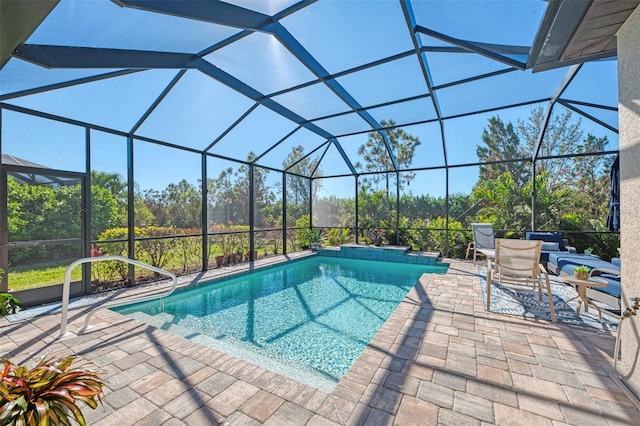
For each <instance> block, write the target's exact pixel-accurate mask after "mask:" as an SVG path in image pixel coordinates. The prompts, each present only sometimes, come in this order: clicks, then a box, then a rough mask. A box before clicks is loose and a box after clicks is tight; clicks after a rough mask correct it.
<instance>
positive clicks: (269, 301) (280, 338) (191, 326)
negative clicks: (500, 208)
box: [115, 256, 447, 391]
mask: <svg viewBox="0 0 640 426" xmlns="http://www.w3.org/2000/svg"><path fill="white" fill-rule="evenodd" d="M446 268H447V266H446V265H434V266H424V265H411V264H399V263H391V262H373V261H364V260H354V259H336V258H323V257H320V256H313V257H311V258H309V259H305V260H300V261H296V262H291V263H287V264H286V265H283V266H278V267H275V268H269V269H266V270H264V271H257V272H252V273H250V274H245V275H242V276H240V277H236V278H231V279H227V280H224V281H222V282H221V281H215V282H212V283H209V284H204V285H199V286H197V287H191V288H188V289H182V290H181V291H178V292H176V293H175V294H173V295H172V296H170V297H168V298H165V299H164V300H156V301H152V302H145V303H139V304H134V305H128V306H124V307H120V308H116V309H115V310H116V311H118V312H120V313H122V314H125V315H130V316H132V317H135V318H137V319H138V320H141V321H143V322H145V323H148V324H150V325H153V326H155V327H158V328H162V329H164V330H167V331H169V332H173V333H177V334H180V335H183V336H185V337H187V338H189V339H193V340H196V341H199V342H200V343H203V344H205V345H208V346H211V347H214V348H216V349H221V350H223V351H225V352H227V353H230V354H231V355H234V356H237V357H239V358H242V359H245V360H247V361H250V362H253V363H256V364H258V365H261V366H263V367H265V368H267V369H270V370H274V371H276V372H279V373H281V374H285V375H287V376H289V377H293V378H295V379H296V380H299V381H302V382H305V383H308V384H311V385H313V386H315V387H317V388H320V389H323V390H327V391H330V390H331V389H332V388H333V386H335V384H336V383H337V382H338V381H339V380H340V379H341V378H342V376H343V375H344V374H345V373H346V372H347V370H349V368H350V367H351V365H352V364H353V363H354V361H355V360H356V358H357V357H358V356H359V355H360V353H362V351H363V350H364V348H365V347H366V346H367V344H368V343H369V342H370V341H371V339H372V338H373V337H374V335H375V334H376V332H377V331H378V329H379V328H380V327H381V326H382V324H384V322H385V321H386V320H387V318H389V316H390V315H391V313H392V312H393V311H394V310H395V308H396V307H397V306H398V304H399V303H400V301H402V299H403V298H404V297H405V296H406V294H407V293H408V291H409V290H410V289H411V288H412V287H413V286H414V285H415V283H416V282H417V280H418V278H419V277H420V275H422V274H423V273H425V272H431V273H444V272H446Z"/></svg>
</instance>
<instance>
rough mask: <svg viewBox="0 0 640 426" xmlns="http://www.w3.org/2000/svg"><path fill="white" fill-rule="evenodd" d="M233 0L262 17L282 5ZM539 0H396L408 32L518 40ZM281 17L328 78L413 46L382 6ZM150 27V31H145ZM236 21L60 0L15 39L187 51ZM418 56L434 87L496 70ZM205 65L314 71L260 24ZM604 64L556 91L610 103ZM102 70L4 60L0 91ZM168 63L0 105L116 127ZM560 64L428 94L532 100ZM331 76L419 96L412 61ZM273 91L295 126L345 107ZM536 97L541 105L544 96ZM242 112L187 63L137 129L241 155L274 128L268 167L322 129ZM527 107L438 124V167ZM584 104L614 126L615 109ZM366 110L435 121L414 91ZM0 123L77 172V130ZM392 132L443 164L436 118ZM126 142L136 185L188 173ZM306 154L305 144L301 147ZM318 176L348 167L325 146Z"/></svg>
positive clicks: (165, 76)
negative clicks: (416, 141) (408, 8)
mask: <svg viewBox="0 0 640 426" xmlns="http://www.w3.org/2000/svg"><path fill="white" fill-rule="evenodd" d="M239 4H242V5H243V6H244V7H254V8H256V10H259V11H261V12H263V13H269V14H273V13H275V12H276V11H278V10H280V9H282V8H284V7H286V6H288V5H290V4H292V2H284V1H276V2H241V3H239ZM546 4H547V3H546V2H545V1H538V0H536V1H524V0H523V1H489V2H477V1H433V0H432V1H415V0H414V1H413V2H411V5H412V8H413V12H414V14H415V17H416V21H417V22H418V23H419V24H420V25H422V26H424V27H427V28H430V29H432V30H434V31H438V32H442V33H445V34H446V35H448V36H450V37H455V38H460V39H464V40H470V41H477V42H483V43H496V44H509V45H530V44H531V42H532V40H533V38H534V37H535V34H536V31H537V27H538V25H539V22H540V20H541V19H542V16H543V15H544V8H545V7H546ZM281 23H282V24H283V25H284V27H285V28H286V29H287V30H288V31H289V32H290V33H291V34H292V35H293V36H294V37H295V38H296V39H297V40H298V41H299V42H300V43H301V44H302V46H303V47H304V48H305V49H306V50H307V51H308V52H309V53H310V54H312V55H313V56H314V57H315V58H316V59H317V60H318V62H319V63H320V64H321V65H322V66H323V67H324V68H325V69H326V70H327V71H328V72H329V73H331V74H334V73H341V72H343V71H345V70H348V69H350V68H353V67H357V66H361V65H363V64H366V63H368V62H371V61H375V60H379V59H382V58H385V57H388V56H390V55H394V54H398V53H400V52H404V51H407V50H411V49H412V48H413V45H412V41H411V37H410V32H409V30H408V28H407V25H406V22H405V21H404V17H403V13H402V9H401V7H400V3H399V2H397V1H384V0H379V1H366V0H365V1H339V0H337V1H320V2H317V3H314V4H313V5H311V6H308V7H306V8H304V9H302V10H300V11H298V12H297V13H295V14H292V15H291V16H289V17H286V18H284V19H282V21H281ZM158 28H160V29H161V30H160V31H158V30H157V29H158ZM237 31H238V30H236V29H232V28H228V27H224V26H221V25H215V24H208V23H205V22H200V21H193V20H187V19H182V18H177V17H173V16H167V15H161V14H155V13H148V12H142V11H138V10H134V9H128V8H120V7H119V6H117V5H116V4H114V3H113V2H110V1H89V0H81V1H72V0H63V1H61V2H60V4H59V5H58V6H57V7H56V9H55V10H54V11H53V12H52V14H51V15H50V16H49V18H48V19H47V20H46V21H45V22H44V23H43V24H42V25H41V26H40V27H39V28H38V29H37V30H36V32H35V33H34V34H33V35H32V37H31V38H30V39H29V40H28V43H33V44H61V45H64V44H69V45H72V46H87V47H104V48H131V49H152V50H160V51H170V52H190V53H196V52H199V51H201V50H203V49H205V48H207V47H208V46H210V45H212V44H214V43H216V42H217V41H221V40H223V39H225V38H226V37H229V36H231V35H233V34H235V33H237ZM123 34H126V37H123ZM419 37H420V39H421V43H422V44H423V45H424V46H444V45H445V43H443V42H442V41H439V40H435V39H432V38H430V37H427V36H425V35H420V36H419ZM425 58H426V61H427V63H428V64H429V66H430V67H431V77H432V79H433V85H435V86H439V85H443V84H447V83H450V82H453V81H457V80H460V79H464V78H468V77H471V76H473V75H476V74H479V73H486V72H493V71H497V70H501V69H504V68H506V66H505V65H504V64H502V63H499V62H496V61H494V60H490V59H488V58H485V57H483V56H480V55H477V54H470V53H463V54H460V53H458V54H443V53H433V52H429V53H427V54H426V55H425ZM205 59H206V60H207V61H209V62H211V63H212V64H214V65H216V66H217V67H219V68H221V69H222V70H224V71H225V72H227V73H229V74H232V75H234V76H235V77H236V78H238V79H239V80H240V81H242V82H243V83H246V84H249V85H251V86H252V87H254V88H255V89H256V90H258V91H260V92H261V93H263V94H265V95H269V94H272V93H276V92H278V91H280V90H283V89H287V88H289V87H293V86H296V85H299V84H303V83H307V82H309V81H313V80H314V79H315V76H314V75H313V73H311V71H310V70H309V69H307V68H306V67H305V66H303V65H302V64H301V63H300V62H299V61H298V60H296V59H295V57H294V56H293V55H292V54H291V53H290V52H289V51H288V50H287V49H286V48H285V47H284V46H283V45H282V44H281V43H280V42H279V41H278V40H277V39H276V38H275V37H273V36H272V35H269V34H265V33H254V34H252V35H250V36H248V37H245V38H243V39H241V40H240V41H238V42H236V43H233V44H232V45H230V46H227V47H224V48H222V49H219V50H217V51H215V52H213V53H211V54H209V55H206V56H205ZM616 66H617V63H616V61H602V62H598V63H592V64H586V65H585V66H584V67H583V69H582V70H581V72H580V73H579V74H578V77H576V78H575V79H574V81H573V82H572V84H571V86H570V87H569V89H568V90H567V91H566V92H565V94H564V96H563V97H564V98H565V99H567V100H574V101H580V102H590V103H596V104H603V105H607V106H616V105H617V78H616V73H617V70H616ZM108 71H114V70H73V69H69V70H67V69H64V70H60V69H54V70H48V69H45V68H42V67H39V66H37V65H34V64H30V63H27V62H24V61H20V60H17V59H12V60H10V61H9V63H8V64H7V65H6V66H5V67H4V68H3V69H2V70H1V71H0V77H1V80H0V81H1V83H2V84H1V85H0V95H6V94H10V93H14V92H19V91H20V90H25V89H27V88H30V87H40V86H46V85H47V84H52V83H56V82H61V81H65V80H68V79H74V78H80V77H83V76H90V75H96V74H100V73H104V72H108ZM177 72H178V71H177V70H147V71H142V72H137V73H134V74H130V75H125V76H120V77H116V78H111V79H107V80H101V81H97V82H92V83H90V84H83V85H76V86H73V87H67V88H64V89H59V90H52V91H47V92H43V93H40V94H35V95H30V96H25V97H19V98H13V99H8V100H5V102H6V103H8V104H13V105H17V106H23V107H26V108H31V109H35V110H40V111H44V112H47V113H51V114H56V115H60V116H65V117H70V118H72V119H76V120H81V121H85V122H88V123H93V124H96V125H100V126H105V127H109V128H113V129H116V130H118V131H123V132H128V131H130V130H131V129H132V128H133V126H134V125H135V123H136V122H137V121H138V119H139V118H140V117H141V116H142V115H143V114H144V112H145V111H146V110H147V108H149V106H150V105H151V104H152V103H153V102H154V100H155V99H156V98H157V97H158V95H159V94H160V93H161V92H162V90H163V89H164V88H165V87H166V86H167V84H168V83H169V82H170V81H171V79H173V78H174V76H176V74H177ZM565 73H566V69H558V70H553V71H549V72H543V73H538V74H533V75H532V73H531V71H514V72H510V73H507V74H503V75H499V76H495V77H491V78H487V79H483V80H479V81H476V82H473V83H469V84H465V85H460V86H453V87H449V88H443V89H441V90H438V91H437V92H436V93H437V97H438V103H439V106H440V108H441V111H442V115H443V116H444V117H452V116H456V115H459V114H465V113H468V112H470V111H476V110H482V109H488V108H494V107H497V106H500V105H503V104H509V103H518V102H527V101H531V100H535V99H542V98H548V97H549V96H550V95H551V94H553V92H554V91H555V88H556V87H557V86H558V84H559V83H560V81H561V80H562V78H563V77H564V75H565ZM336 81H337V82H338V83H339V84H340V85H341V86H342V87H343V88H345V89H346V90H347V91H348V92H349V93H350V94H351V95H352V96H353V98H354V99H355V100H356V101H357V102H358V104H359V105H360V106H362V107H372V106H375V105H380V104H384V103H386V102H392V101H396V100H398V99H403V98H406V97H411V96H416V95H425V94H427V93H428V89H427V85H426V83H425V81H424V77H423V74H422V71H421V69H420V64H419V61H418V60H417V57H416V56H415V55H412V56H407V57H403V58H399V59H397V60H395V61H392V62H389V63H386V64H382V65H379V66H376V67H372V68H368V69H364V70H362V71H359V72H356V73H348V74H345V75H340V76H339V77H337V78H336ZM274 100H275V101H277V102H278V103H280V104H281V105H283V106H285V107H287V108H289V109H290V110H292V111H294V112H296V113H297V114H299V115H300V116H301V117H303V118H304V119H308V120H315V119H318V118H321V117H325V116H328V115H332V114H338V113H342V112H346V111H348V110H349V109H350V107H349V106H348V105H347V104H346V103H345V101H344V100H342V99H340V98H339V97H337V96H336V95H335V93H334V92H332V91H331V90H330V88H329V87H327V86H326V85H325V84H322V83H316V84H311V85H308V86H306V87H304V88H300V89H299V90H296V91H293V92H289V93H284V94H280V95H277V96H274ZM542 105H543V106H545V107H546V103H543V104H542ZM253 107H254V101H253V100H250V99H248V98H246V97H244V96H243V95H241V94H240V93H238V92H237V91H235V90H233V89H232V88H230V87H228V86H226V85H224V84H222V83H220V82H218V81H215V80H214V79H212V78H210V77H208V76H206V75H204V74H203V73H201V72H199V71H198V70H188V71H187V72H186V73H185V75H184V76H183V77H182V78H181V79H180V81H179V82H178V83H177V84H176V86H175V87H174V89H173V90H171V92H170V93H169V94H168V96H167V97H166V98H165V99H164V101H163V102H162V103H161V104H160V105H159V106H158V108H156V110H154V111H153V113H152V114H151V115H150V117H149V118H148V119H147V120H146V121H145V122H144V123H143V124H142V126H141V127H140V128H139V129H138V131H137V134H139V135H141V136H145V137H149V138H154V139H158V140H161V141H165V142H169V143H173V144H177V145H183V146H186V147H189V148H194V149H204V148H205V147H207V146H209V144H211V143H213V142H214V141H217V143H216V145H215V146H214V147H213V149H212V152H216V153H219V154H221V155H224V156H228V157H231V158H236V159H245V158H246V155H247V153H248V152H249V151H254V152H257V153H260V152H262V151H263V150H264V149H265V147H268V146H271V145H273V144H275V143H276V142H278V141H280V140H282V139H283V138H285V136H287V135H290V136H289V137H288V138H287V139H284V142H282V144H281V145H280V146H278V147H277V148H275V149H274V150H273V151H272V152H269V153H268V154H266V155H264V157H263V158H262V159H261V160H260V161H261V163H262V164H265V165H267V166H270V167H276V168H277V167H280V166H281V163H282V160H283V159H284V158H285V156H286V154H287V153H288V152H289V150H290V149H291V148H292V147H293V146H296V145H298V144H301V145H303V146H305V149H306V152H310V151H311V150H313V149H315V148H316V147H318V146H320V145H321V144H323V143H324V142H325V139H324V138H322V137H320V136H319V135H317V134H314V133H313V132H311V131H309V130H307V129H298V130H296V129H297V125H296V124H295V123H292V122H290V121H289V120H287V119H285V118H283V117H282V116H280V115H278V114H276V113H275V112H273V111H271V110H269V109H268V108H266V107H264V106H258V107H257V108H255V109H253V110H251V109H252V108H253ZM531 108H532V106H525V107H520V108H515V109H512V110H502V111H498V112H492V113H488V114H479V115H474V116H468V117H464V118H456V119H447V120H445V121H444V137H445V141H446V145H447V160H448V163H449V164H450V165H455V164H466V163H472V162H475V161H477V158H476V156H475V146H476V145H477V144H479V143H480V135H481V133H482V129H483V128H484V127H485V125H486V123H487V119H488V118H489V117H490V116H491V115H495V114H497V115H500V117H501V118H502V119H503V121H512V122H516V121H517V120H518V119H519V118H526V117H527V116H528V114H529V113H530V111H531ZM584 109H585V111H587V112H588V113H590V114H593V115H595V116H597V117H598V118H599V119H601V120H603V121H605V122H607V123H609V124H611V125H613V126H615V127H617V114H616V113H615V112H608V111H604V110H600V109H589V108H584ZM368 111H369V113H370V114H371V116H373V117H374V119H376V120H377V121H380V120H382V119H388V118H394V119H396V121H398V122H406V123H411V122H417V121H422V120H432V119H434V118H435V117H436V113H435V109H434V107H433V102H432V100H431V98H428V97H426V98H421V99H415V100H412V101H410V102H405V103H400V104H395V105H386V106H381V107H378V108H370V109H369V110H368ZM243 114H248V115H247V117H246V118H245V119H244V120H243V121H242V122H241V123H240V124H239V125H237V126H236V127H234V128H233V129H231V130H230V131H228V133H227V134H226V135H225V136H224V137H223V138H221V139H220V140H219V141H218V139H219V137H220V135H221V134H223V133H224V132H226V131H227V130H228V129H229V128H230V126H232V125H233V123H234V122H236V120H238V119H239V118H240V117H242V116H243ZM314 123H316V124H317V125H318V126H320V127H322V128H323V129H325V130H327V131H328V132H330V133H332V134H334V135H341V134H350V133H352V132H361V131H365V130H366V129H367V126H368V125H367V123H366V122H365V121H364V120H363V119H362V118H360V117H358V116H357V114H347V115H341V116H337V117H332V118H326V119H320V120H317V121H314ZM582 123H583V128H584V130H585V133H589V132H590V133H593V134H595V135H596V136H607V137H608V138H609V140H610V142H611V146H610V149H617V135H616V134H615V133H613V132H610V131H608V130H606V129H605V128H603V127H601V126H599V125H597V124H595V123H593V122H591V121H589V120H587V119H584V118H583V119H582ZM2 124H3V132H2V152H3V153H5V154H12V155H16V156H18V157H22V158H26V159H29V160H30V161H33V162H36V163H40V164H43V165H45V166H47V167H50V168H55V169H64V170H74V171H83V168H84V149H85V147H84V135H85V132H84V129H83V128H81V127H77V126H72V125H67V124H60V123H55V122H52V121H49V120H42V119H35V118H33V117H28V116H25V115H23V114H19V113H16V112H12V111H4V112H3V117H2ZM404 128H405V130H406V131H407V132H409V133H411V134H414V135H417V136H419V137H420V139H421V141H422V144H421V145H420V147H419V148H418V149H417V151H416V156H415V160H414V163H413V166H414V167H437V166H441V165H443V164H444V154H443V152H442V136H441V133H440V126H439V125H438V124H437V123H435V122H434V123H426V124H418V125H413V126H405V127H404ZM292 132H293V133H292ZM91 137H92V144H93V150H94V152H93V155H92V159H91V161H92V167H93V168H96V169H102V170H105V171H113V172H118V173H120V174H122V175H125V173H126V149H125V141H124V138H123V137H120V136H114V135H108V134H105V133H102V132H97V131H92V136H91ZM366 137H367V134H366V133H361V134H356V135H350V136H339V137H338V141H339V142H340V143H341V145H342V146H343V148H344V151H345V152H346V154H347V155H348V156H349V157H350V158H351V159H352V162H354V163H355V162H357V161H358V160H359V159H360V158H359V157H360V156H359V154H358V152H357V150H358V147H359V146H360V145H361V144H362V143H363V142H364V141H365V140H366ZM135 150H136V151H135V157H134V158H135V160H136V166H135V176H136V182H137V183H138V184H139V185H140V187H141V188H143V189H149V188H155V189H163V188H164V187H166V185H167V184H169V183H172V182H177V181H178V180H180V179H183V178H184V179H187V180H188V181H189V182H192V183H195V182H196V181H197V180H198V179H200V177H201V176H200V162H201V160H200V156H199V155H197V154H193V153H189V152H176V151H174V150H171V149H168V148H163V147H154V146H152V145H151V144H149V143H144V142H136V145H135ZM322 152H323V150H319V151H318V152H317V155H320V154H321V153H322ZM218 164H222V163H220V162H217V161H215V162H212V166H210V176H211V177H216V176H217V175H218V173H219V170H217V169H216V167H218V166H217V165H218ZM211 169H213V170H211ZM322 170H323V172H324V174H325V175H332V174H344V173H347V172H348V168H347V167H346V165H345V163H344V162H343V161H342V160H341V158H340V156H339V155H338V152H337V150H336V149H335V148H334V147H332V148H331V150H330V152H329V153H328V154H327V155H326V156H325V157H324V160H323V163H322ZM443 175H444V174H443V172H442V171H437V172H424V173H422V174H421V175H420V178H419V179H416V181H415V183H414V184H412V187H411V190H412V191H413V192H414V193H429V194H431V195H436V196H442V195H444V184H443V178H442V176H443ZM476 177H477V168H470V169H466V170H465V169H452V170H451V172H450V178H451V182H450V190H449V192H450V193H455V192H469V191H470V189H471V186H472V185H473V183H475V180H476ZM348 181H349V180H348V179H339V180H336V182H333V183H330V182H329V180H325V183H324V193H326V194H334V195H337V196H351V195H353V194H352V188H351V187H350V185H347V184H345V182H348Z"/></svg>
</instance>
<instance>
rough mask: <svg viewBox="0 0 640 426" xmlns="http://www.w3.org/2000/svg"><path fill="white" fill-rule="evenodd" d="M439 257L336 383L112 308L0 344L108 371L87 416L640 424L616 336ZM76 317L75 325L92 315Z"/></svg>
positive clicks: (121, 421)
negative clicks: (506, 311)
mask: <svg viewBox="0 0 640 426" xmlns="http://www.w3.org/2000/svg"><path fill="white" fill-rule="evenodd" d="M291 257H296V256H291ZM276 260H278V259H276V258H270V259H269V260H265V261H264V262H273V261H276ZM261 262H263V261H258V262H257V263H261ZM444 262H446V263H450V265H451V266H450V267H449V271H448V272H447V274H445V275H424V276H423V277H422V278H421V279H420V282H419V283H418V285H416V286H415V287H414V289H413V290H411V291H410V292H409V294H408V295H407V297H406V298H405V299H404V301H403V302H402V303H401V304H400V305H399V306H398V308H397V309H396V310H395V312H394V313H393V314H392V316H391V317H390V318H389V320H388V321H387V322H386V323H385V324H384V326H383V327H382V328H381V329H380V331H379V332H378V333H377V335H376V336H375V338H374V339H373V341H372V342H371V343H370V344H369V346H368V347H367V348H366V349H365V351H364V352H363V353H362V355H361V356H360V357H359V358H358V360H357V361H356V362H355V364H354V365H353V366H352V367H351V369H350V370H349V372H348V373H347V374H346V376H345V377H344V378H343V379H342V380H341V381H340V383H338V385H337V386H336V388H335V389H334V390H333V391H332V392H331V393H326V392H323V391H320V390H317V389H315V388H312V387H310V386H307V385H304V384H301V383H298V382H296V381H294V380H292V379H289V378H286V377H284V376H280V375H278V374H276V373H272V372H270V371H267V370H265V369H263V368H261V367H258V366H255V365H252V364H250V363H247V362H245V361H242V360H239V359H237V358H234V357H231V356H229V355H226V354H224V353H221V352H218V351H216V350H214V349H210V348H207V347H204V346H202V345H200V344H197V343H194V342H192V341H189V340H187V339H185V338H183V337H179V336H175V335H172V334H169V333H167V332H165V331H163V330H158V329H154V328H152V327H150V326H147V325H145V324H143V323H141V322H138V321H136V320H133V319H129V318H127V317H124V316H122V315H120V314H117V313H114V312H111V311H108V310H100V311H98V312H97V313H96V315H95V316H94V317H93V319H92V320H91V323H92V325H93V326H94V327H93V328H92V329H91V330H89V331H88V332H87V333H85V334H81V335H79V336H76V335H71V336H67V337H65V338H63V339H58V340H56V339H54V338H53V336H54V335H56V334H57V332H58V331H59V328H60V315H59V314H52V315H46V316H39V317H35V318H33V319H29V320H24V321H21V322H14V323H10V322H8V321H7V320H6V319H5V318H1V319H0V336H1V339H0V354H1V355H2V356H4V357H8V358H10V359H11V360H12V361H13V362H14V363H25V362H26V363H34V362H35V360H36V359H38V358H39V357H41V356H43V355H45V354H49V355H54V356H58V355H67V354H70V353H73V354H77V355H78V358H79V359H78V360H77V361H76V363H75V364H74V365H76V364H77V365H81V364H82V363H83V362H84V363H86V362H90V363H92V364H93V368H95V369H98V370H100V371H103V372H104V376H103V378H104V379H105V381H106V383H107V387H106V389H105V395H104V398H103V404H102V405H100V406H98V408H97V409H96V410H91V409H89V408H88V407H85V408H84V409H83V413H84V414H85V416H86V418H87V421H88V424H90V425H101V426H103V425H118V426H127V425H183V424H185V425H209V424H229V425H259V424H265V425H277V426H283V425H295V426H299V425H313V426H318V425H342V424H348V425H364V424H367V425H391V424H397V425H416V424H420V425H428V424H456V426H459V425H467V424H468V425H481V424H502V425H507V424H508V425H519V424H521V425H533V424H536V425H560V424H579V425H590V424H598V425H603V424H635V423H636V421H637V419H638V416H639V415H640V413H639V412H638V408H637V407H636V405H635V404H636V403H637V400H635V398H634V397H633V396H632V395H631V394H630V393H629V392H628V391H627V390H626V389H625V388H624V385H622V384H621V383H620V382H619V381H618V380H617V379H615V376H614V375H613V373H612V372H613V367H612V364H613V360H612V354H613V348H614V343H615V333H612V332H610V331H599V330H595V329H590V328H584V327H578V326H570V325H564V324H554V323H550V322H546V321H542V320H533V319H522V318H518V317H514V316H507V315H500V314H493V313H488V312H485V311H484V308H483V304H482V300H481V297H480V278H479V276H478V275H477V268H476V267H474V266H473V264H472V263H471V262H470V261H461V260H453V259H444ZM243 267H244V268H246V266H241V265H238V266H237V268H240V269H242V268H243ZM232 270H233V268H231V267H229V268H223V269H222V270H214V271H211V272H209V273H207V274H204V275H203V276H198V278H199V279H207V278H211V276H214V275H216V274H220V273H226V272H229V271H232ZM193 279H194V277H193V276H191V277H183V278H181V283H182V284H183V285H184V284H185V283H187V282H189V281H192V280H193ZM69 318H70V326H69V330H70V331H72V332H75V331H76V330H77V328H79V327H80V326H81V325H82V323H83V321H84V313H83V311H82V310H73V311H70V314H69Z"/></svg>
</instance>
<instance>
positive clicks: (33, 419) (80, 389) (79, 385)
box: [0, 356, 104, 426]
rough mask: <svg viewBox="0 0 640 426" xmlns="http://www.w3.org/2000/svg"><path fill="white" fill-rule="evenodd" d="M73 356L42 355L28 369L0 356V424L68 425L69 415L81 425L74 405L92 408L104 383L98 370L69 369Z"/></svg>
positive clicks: (99, 400) (81, 417)
mask: <svg viewBox="0 0 640 426" xmlns="http://www.w3.org/2000/svg"><path fill="white" fill-rule="evenodd" d="M74 359H75V357H73V356H67V357H65V358H63V359H60V360H57V361H54V360H53V358H43V359H41V360H40V362H38V364H37V365H36V366H35V367H34V368H32V369H29V368H27V367H26V366H15V365H13V364H12V363H11V362H10V361H9V360H7V359H3V360H2V361H3V363H4V369H3V370H2V375H1V376H0V396H1V397H2V398H1V399H0V401H1V403H0V425H9V424H11V425H28V426H31V425H34V426H36V425H37V426H40V425H49V424H54V425H71V418H73V419H74V420H75V422H77V423H78V424H80V425H85V424H86V422H85V418H84V415H83V414H82V411H81V410H80V407H79V406H78V404H79V403H80V401H82V402H83V403H84V404H85V405H88V406H89V407H90V408H96V407H97V406H98V402H102V399H101V395H102V388H103V387H104V382H103V381H102V380H101V379H100V376H99V373H96V372H94V371H91V370H83V369H73V368H71V364H72V362H73V361H74Z"/></svg>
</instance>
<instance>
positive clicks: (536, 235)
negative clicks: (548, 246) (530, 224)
mask: <svg viewBox="0 0 640 426" xmlns="http://www.w3.org/2000/svg"><path fill="white" fill-rule="evenodd" d="M526 239H527V240H541V241H546V242H549V243H558V249H559V250H561V251H565V250H566V248H565V247H564V241H562V234H557V233H554V232H531V231H529V232H527V234H526ZM543 250H544V249H543Z"/></svg>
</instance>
